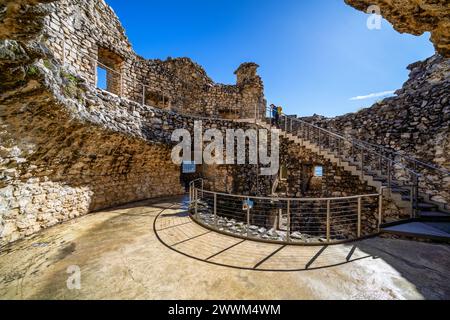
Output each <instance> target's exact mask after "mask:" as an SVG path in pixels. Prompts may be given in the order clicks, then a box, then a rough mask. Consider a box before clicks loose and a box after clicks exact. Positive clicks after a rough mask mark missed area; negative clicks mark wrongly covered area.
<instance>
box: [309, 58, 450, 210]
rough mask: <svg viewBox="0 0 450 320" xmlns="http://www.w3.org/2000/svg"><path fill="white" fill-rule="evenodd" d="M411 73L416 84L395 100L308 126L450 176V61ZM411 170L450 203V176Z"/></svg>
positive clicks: (434, 61)
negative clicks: (354, 140)
mask: <svg viewBox="0 0 450 320" xmlns="http://www.w3.org/2000/svg"><path fill="white" fill-rule="evenodd" d="M408 68H409V70H410V71H411V73H410V78H409V80H408V81H407V82H406V83H405V84H404V86H403V88H402V89H400V90H398V91H397V92H396V96H394V97H391V98H387V99H384V100H382V101H380V102H378V103H376V104H375V105H373V106H372V107H370V108H367V109H363V110H361V111H359V112H356V113H351V114H347V115H344V116H339V117H336V118H332V119H329V118H324V117H321V116H317V115H316V116H313V117H307V118H302V120H305V121H307V122H310V123H313V124H316V125H318V126H320V127H323V128H325V129H328V130H330V131H333V132H336V133H339V134H342V135H346V136H349V137H354V138H357V139H359V140H362V141H366V142H369V143H372V144H375V145H378V146H382V147H384V148H386V150H388V151H392V152H398V153H400V154H404V155H408V156H411V157H414V158H415V159H417V160H420V161H422V162H424V163H427V164H431V165H433V166H435V167H438V168H441V169H443V170H448V171H450V91H449V90H448V88H449V87H450V59H446V58H443V57H442V56H440V55H438V54H437V55H435V56H433V57H431V58H429V59H427V60H425V61H422V62H417V63H414V64H412V65H410V66H409V67H408ZM397 160H400V158H398V159H397ZM407 165H408V166H409V167H410V168H411V169H414V170H417V171H418V172H420V173H422V174H423V177H422V178H421V181H420V182H421V186H422V189H423V190H425V191H426V192H427V193H428V194H429V195H430V196H431V197H432V200H434V201H436V202H440V203H450V192H449V190H450V177H449V176H448V174H447V175H445V174H441V173H440V172H439V171H437V170H432V169H430V168H428V167H427V166H422V165H420V164H419V165H417V166H416V167H414V165H413V164H412V163H407Z"/></svg>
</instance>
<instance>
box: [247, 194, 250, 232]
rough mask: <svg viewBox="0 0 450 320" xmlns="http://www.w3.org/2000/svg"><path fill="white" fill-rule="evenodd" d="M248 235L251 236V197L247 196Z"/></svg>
mask: <svg viewBox="0 0 450 320" xmlns="http://www.w3.org/2000/svg"><path fill="white" fill-rule="evenodd" d="M247 237H248V238H249V237H250V198H247Z"/></svg>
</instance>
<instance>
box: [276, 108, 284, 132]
mask: <svg viewBox="0 0 450 320" xmlns="http://www.w3.org/2000/svg"><path fill="white" fill-rule="evenodd" d="M282 114H283V108H282V107H281V106H279V107H278V108H277V115H278V116H277V128H278V129H280V117H281V116H282Z"/></svg>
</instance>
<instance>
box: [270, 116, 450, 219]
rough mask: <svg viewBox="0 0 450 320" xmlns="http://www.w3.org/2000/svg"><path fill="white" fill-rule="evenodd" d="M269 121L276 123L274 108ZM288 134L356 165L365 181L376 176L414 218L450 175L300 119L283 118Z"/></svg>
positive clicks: (434, 167) (281, 127) (281, 125)
mask: <svg viewBox="0 0 450 320" xmlns="http://www.w3.org/2000/svg"><path fill="white" fill-rule="evenodd" d="M267 110H268V112H269V117H267V119H268V120H270V121H271V122H272V124H273V122H274V121H273V117H272V112H271V110H270V108H268V109H267ZM276 125H277V126H278V127H279V128H280V129H282V130H284V131H285V132H286V133H287V134H292V135H293V136H296V137H299V138H301V139H304V140H306V141H309V142H311V143H313V144H315V145H316V146H317V147H318V148H319V150H320V151H322V150H323V151H328V152H330V153H332V154H333V155H334V156H336V157H337V158H338V159H341V160H345V161H347V162H349V163H350V164H352V165H354V166H355V167H356V168H357V169H358V170H360V172H361V178H364V177H365V176H366V175H368V176H372V177H373V178H374V179H375V180H376V181H379V182H381V183H382V184H383V185H384V186H386V187H387V188H388V190H389V191H390V192H392V191H395V192H397V193H399V194H401V195H402V198H403V199H404V200H405V201H409V202H410V203H411V211H412V215H413V216H414V217H415V216H416V215H417V208H418V204H419V200H420V199H421V198H426V197H427V196H428V197H430V196H432V195H435V194H436V193H438V192H439V190H442V189H443V188H444V189H445V181H446V179H447V180H448V177H450V172H449V171H447V170H445V169H442V168H438V167H437V166H434V165H430V164H426V163H424V162H422V161H419V160H416V159H414V158H412V157H409V156H405V155H402V154H400V153H398V152H395V151H390V150H389V149H387V148H384V147H382V146H376V145H373V144H370V143H367V142H364V141H361V140H358V139H355V138H353V137H347V136H343V135H339V134H337V133H334V132H332V131H329V130H327V129H324V128H321V127H319V126H317V125H314V124H311V123H309V122H306V121H303V120H301V119H298V118H296V117H290V116H287V115H280V118H279V120H278V123H277V124H276Z"/></svg>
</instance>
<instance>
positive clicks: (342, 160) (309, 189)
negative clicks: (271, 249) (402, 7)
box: [0, 0, 450, 245]
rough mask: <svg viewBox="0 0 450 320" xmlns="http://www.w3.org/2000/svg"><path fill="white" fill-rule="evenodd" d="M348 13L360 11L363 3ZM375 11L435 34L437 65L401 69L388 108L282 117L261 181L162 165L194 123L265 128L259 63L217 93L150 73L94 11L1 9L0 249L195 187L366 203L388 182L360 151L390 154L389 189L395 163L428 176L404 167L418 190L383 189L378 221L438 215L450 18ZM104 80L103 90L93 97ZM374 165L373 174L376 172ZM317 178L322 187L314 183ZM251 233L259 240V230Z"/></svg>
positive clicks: (446, 147) (249, 172)
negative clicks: (272, 168)
mask: <svg viewBox="0 0 450 320" xmlns="http://www.w3.org/2000/svg"><path fill="white" fill-rule="evenodd" d="M347 2H349V3H350V4H352V5H354V6H355V7H357V8H358V9H360V8H363V4H364V1H347ZM410 2H411V3H412V2H413V1H410ZM380 4H381V5H382V6H381V7H382V9H384V10H385V11H386V13H387V17H388V19H390V17H391V16H392V21H394V25H396V26H397V28H398V29H399V30H402V31H407V32H411V31H410V29H409V28H412V29H414V30H417V29H418V28H419V27H417V28H416V26H420V28H419V30H422V29H423V30H424V31H425V30H428V31H433V38H432V40H433V42H434V43H435V45H436V48H437V50H438V51H439V52H440V53H441V55H440V54H436V55H435V56H434V57H432V58H430V59H428V60H427V61H424V62H419V63H417V64H414V65H412V66H410V70H411V76H410V80H409V81H408V82H407V83H406V84H405V86H404V87H403V88H402V89H401V90H399V91H398V92H397V96H396V97H394V98H390V99H386V100H384V101H382V102H380V103H379V104H376V105H375V106H373V107H372V108H369V109H367V110H363V111H361V112H358V113H355V114H350V115H345V116H342V117H338V118H336V119H324V118H322V117H319V116H316V117H311V118H305V119H297V118H296V117H286V118H285V119H284V120H283V121H284V122H283V124H282V129H283V130H282V131H283V134H282V139H281V143H280V150H281V155H280V158H281V163H282V168H281V171H282V173H281V174H280V175H276V176H274V177H261V176H259V167H258V166H255V165H246V166H233V165H211V166H208V165H198V166H197V171H196V173H195V174H183V173H182V170H181V168H180V166H178V165H175V164H173V162H172V161H171V158H170V156H171V150H172V147H173V146H174V143H173V142H172V141H171V134H172V132H173V131H174V130H175V129H179V128H186V129H187V130H189V131H191V132H192V131H193V128H194V122H195V121H199V120H202V121H203V126H204V128H218V129H220V130H222V131H223V132H224V133H225V130H227V129H243V130H247V129H252V128H253V129H255V128H256V129H258V128H265V127H266V126H267V123H266V122H265V121H266V120H267V119H266V108H267V105H266V101H265V98H264V86H263V82H262V79H261V78H260V77H259V76H258V74H257V69H258V65H257V64H255V63H243V64H242V65H240V66H239V67H238V68H237V70H236V71H235V74H236V84H235V85H222V84H217V83H214V82H213V80H211V79H210V78H209V77H208V75H207V74H206V72H205V71H204V70H203V69H202V67H201V66H199V65H198V64H196V63H195V62H193V61H192V60H190V59H189V58H175V59H172V58H169V59H167V60H165V61H161V60H147V59H144V58H142V57H140V56H138V55H137V54H136V53H135V52H134V51H133V49H132V46H131V44H130V43H129V41H128V39H127V37H126V36H125V33H124V30H123V28H122V26H121V24H120V22H119V20H118V18H117V17H116V15H115V14H114V12H113V10H112V9H111V8H110V7H109V6H108V5H107V4H106V3H105V2H104V1H103V0H95V1H88V0H53V1H52V0H20V1H17V0H15V1H3V3H2V4H1V5H0V40H1V42H0V69H1V71H2V72H1V73H0V88H1V92H0V119H1V123H0V125H1V130H0V170H1V172H0V196H1V197H0V233H1V238H0V244H1V245H2V244H5V243H9V242H13V241H15V240H18V239H21V238H23V237H25V236H29V235H32V234H34V233H36V232H38V231H40V230H42V229H44V228H48V227H51V226H53V225H55V224H58V223H61V222H64V221H67V220H69V219H73V218H76V217H79V216H82V215H85V214H88V213H90V212H93V211H96V210H100V209H104V208H108V207H113V206H117V205H121V204H126V203H129V202H133V201H138V200H143V199H148V198H155V197H162V196H173V195H180V194H184V193H185V192H186V185H187V184H188V183H189V182H190V181H192V180H194V179H196V178H203V179H204V181H205V185H206V187H207V188H208V189H209V190H211V191H217V192H225V193H231V194H239V195H248V196H284V197H298V198H300V197H343V196H354V195H360V194H377V193H378V192H383V187H385V186H386V183H388V181H387V180H389V179H387V178H385V179H384V180H383V179H378V180H377V176H376V175H377V174H378V175H380V176H384V177H385V176H386V174H387V173H386V172H385V171H383V168H381V169H377V168H376V164H375V163H376V162H377V161H379V159H378V158H376V157H375V156H374V154H378V153H376V148H373V147H371V146H369V144H372V145H376V146H378V147H382V148H384V149H386V152H387V153H389V156H391V155H392V154H394V152H395V156H394V157H393V159H392V160H391V161H394V162H395V163H396V164H397V167H395V166H393V165H392V163H391V166H390V167H389V170H390V171H389V177H391V176H395V178H396V179H397V180H396V181H406V182H408V181H409V180H408V179H410V177H409V176H408V174H407V173H408V170H410V168H411V167H409V164H406V165H407V167H406V169H405V167H401V166H400V164H399V162H396V161H397V160H396V159H400V160H398V161H403V158H402V155H408V156H409V157H411V158H414V159H418V160H420V162H417V161H412V163H413V164H412V165H417V164H420V163H423V164H426V165H425V166H423V167H419V168H417V167H414V168H413V169H415V170H418V171H420V172H421V174H422V175H423V176H426V178H423V176H422V175H421V176H420V178H418V179H416V181H415V183H417V188H416V189H414V190H416V193H415V194H414V192H413V193H412V194H411V195H406V198H405V195H404V194H401V191H399V192H398V193H396V191H395V190H394V189H395V188H391V189H392V190H394V191H392V192H391V197H386V198H385V199H384V202H383V208H384V216H383V219H384V220H383V222H393V221H398V220H401V219H404V218H405V217H410V215H411V214H413V213H414V214H417V212H415V211H416V210H414V208H411V207H410V205H411V204H412V205H413V206H416V208H415V209H417V207H418V206H419V203H418V202H417V203H412V198H411V197H415V200H418V199H419V198H420V199H423V200H424V201H425V202H426V203H425V204H423V205H424V206H425V207H426V208H432V209H433V210H436V211H437V210H438V209H439V210H441V211H439V212H441V213H442V214H444V213H446V212H448V206H447V205H448V204H449V202H450V193H449V190H450V188H449V184H450V179H449V177H448V175H447V174H446V173H445V172H446V170H448V168H449V167H450V157H449V154H450V152H449V151H450V140H449V137H450V135H449V133H450V132H449V131H450V106H449V94H450V93H449V90H448V88H449V87H450V86H449V81H450V77H449V74H450V63H449V60H448V53H449V51H448V34H447V33H446V32H448V30H449V28H448V15H447V16H445V15H443V16H442V14H441V13H440V11H439V10H438V9H433V8H431V7H427V8H430V12H431V13H430V14H429V15H428V14H426V13H427V12H428V11H427V10H425V13H422V14H420V17H423V16H424V15H426V17H428V18H426V19H425V18H424V19H419V18H420V17H418V16H417V17H416V15H413V17H414V19H413V20H411V21H409V20H407V21H406V20H405V19H402V18H401V17H400V18H398V16H397V15H396V14H394V13H392V12H395V11H394V10H396V8H397V7H396V6H394V5H393V6H390V5H388V4H387V3H386V4H384V2H383V1H380ZM436 6H437V5H436ZM408 8H409V7H408ZM397 20H399V21H400V22H401V23H400V22H399V23H396V22H395V21H397ZM414 33H417V31H414ZM101 75H104V79H103V81H104V87H103V88H98V87H99V86H100V80H101V79H100V76H101ZM297 120H300V121H301V122H296V121H297ZM308 124H309V125H310V127H308V126H307V125H308ZM312 125H314V126H312ZM305 126H306V129H305ZM310 128H313V129H310ZM324 129H327V130H329V131H336V132H339V133H341V134H342V135H343V136H349V137H353V138H354V139H359V140H361V141H364V142H365V143H367V144H366V145H364V150H366V151H365V152H366V153H363V156H362V159H358V158H357V157H358V155H355V154H354V152H353V151H354V147H355V146H354V145H353V146H352V143H350V144H348V140H346V141H347V142H344V143H343V144H341V142H340V141H339V142H338V144H336V142H334V144H333V143H332V142H331V140H330V139H328V141H327V142H325V141H324V140H323V135H322V136H321V133H322V132H321V130H324ZM315 130H316V131H315ZM317 130H319V131H318V132H319V133H318V136H317ZM355 141H356V140H355ZM358 146H360V145H359V144H358ZM352 147H353V149H352ZM324 148H325V149H324ZM350 150H352V151H350ZM333 152H335V153H334V154H333ZM336 152H337V153H336ZM351 158H353V159H351ZM383 159H384V158H383V157H381V161H380V163H379V165H380V166H381V167H383V166H386V163H383ZM358 161H359V162H358ZM361 161H362V162H363V165H362V167H361V166H359V168H358V165H359V164H360V163H361ZM364 161H365V162H364ZM358 163H359V164H358ZM427 164H432V167H433V168H438V169H439V170H434V169H433V168H430V167H429V166H428V165H427ZM368 166H369V167H371V170H369V169H367V167H368ZM317 168H320V169H321V170H322V171H323V175H320V176H317V175H316V174H315V171H316V170H317ZM283 172H284V173H283ZM436 172H438V173H436ZM442 172H444V173H442ZM280 176H283V177H281V178H280ZM391 182H392V181H389V183H391ZM413 182H414V181H413ZM405 184H406V183H405ZM390 186H391V187H392V185H390ZM396 187H399V186H398V185H397V186H396ZM411 190H413V189H411ZM408 196H409V197H410V199H408ZM419 196H420V197H419ZM210 204H211V203H209V204H208V203H206V204H205V205H206V206H208V205H210ZM377 204H378V202H376V203H375V205H377ZM427 206H429V207H427ZM267 215H268V217H269V218H268V219H267V220H268V222H267V221H265V222H264V223H263V224H265V226H267V225H269V226H270V224H273V223H274V221H273V216H274V215H273V212H268V214H267ZM275 215H276V213H275ZM294 218H295V217H294ZM297 218H298V217H297ZM378 219H379V218H378V213H377V212H373V211H371V212H368V213H367V214H364V215H363V217H362V220H363V223H364V225H363V229H364V230H365V231H366V232H367V234H371V233H374V232H376V231H377V230H378V228H379V224H378V222H379V221H378ZM269 220H270V221H269ZM257 222H258V221H254V223H255V226H254V228H256V229H257V228H258V227H261V225H259V226H258V224H261V223H259V222H258V223H257ZM360 222H361V221H360ZM298 223H303V222H298Z"/></svg>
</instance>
